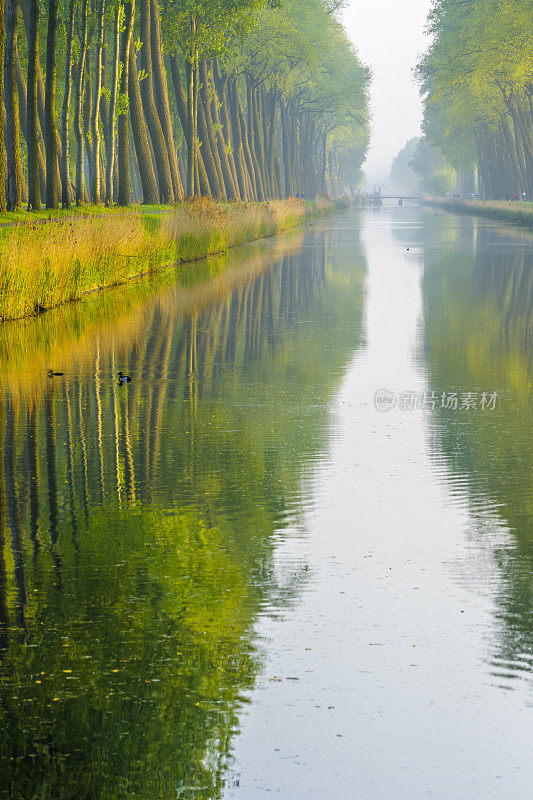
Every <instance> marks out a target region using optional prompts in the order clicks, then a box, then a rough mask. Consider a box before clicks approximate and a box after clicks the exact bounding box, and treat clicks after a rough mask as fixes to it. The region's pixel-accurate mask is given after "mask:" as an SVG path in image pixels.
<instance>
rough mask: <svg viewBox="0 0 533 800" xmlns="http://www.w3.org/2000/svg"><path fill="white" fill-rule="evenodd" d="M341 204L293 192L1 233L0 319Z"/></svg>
mask: <svg viewBox="0 0 533 800" xmlns="http://www.w3.org/2000/svg"><path fill="white" fill-rule="evenodd" d="M339 207H342V203H339V201H331V200H329V199H326V198H317V200H315V201H303V200H298V199H295V198H289V199H287V200H273V201H270V202H266V203H232V204H228V203H224V204H223V203H214V202H211V201H206V200H200V201H198V202H194V203H184V204H181V205H179V206H169V207H163V206H162V207H159V208H154V209H153V211H152V210H151V209H150V210H149V213H146V211H143V212H141V209H139V208H135V209H128V210H124V211H107V212H106V210H105V209H100V208H95V209H94V213H93V214H92V216H82V217H80V216H79V214H76V213H74V214H66V213H63V215H61V216H59V217H58V218H57V219H56V218H54V219H53V220H52V218H51V221H50V222H49V223H48V224H40V223H39V222H38V221H32V222H31V224H24V225H17V226H15V227H10V228H5V229H4V230H3V231H2V232H1V234H0V319H1V320H2V321H6V320H12V319H20V318H23V317H28V316H34V315H36V314H39V313H42V312H44V311H46V310H48V309H50V308H53V307H55V306H58V305H61V304H63V303H68V302H71V301H73V300H79V299H80V298H81V297H82V296H83V295H84V294H87V293H88V292H93V291H98V290H100V289H103V288H106V287H110V286H116V285H118V284H120V283H125V282H126V281H128V280H130V279H132V278H135V277H140V276H141V275H144V274H146V273H149V272H156V271H158V270H161V269H164V268H165V267H167V266H169V265H171V264H175V263H178V262H182V263H187V262H192V261H196V260H198V259H201V258H205V257H206V256H209V255H215V254H217V253H224V252H226V251H227V250H229V249H230V248H232V247H235V246H237V245H240V244H243V243H245V242H249V241H254V240H256V239H261V238H264V237H267V236H272V235H273V234H275V233H278V232H281V231H284V230H287V229H289V228H292V227H295V226H297V225H299V224H301V223H302V222H303V221H305V220H306V219H309V218H312V217H317V216H321V215H324V214H327V213H330V212H332V211H334V210H335V209H337V208H339Z"/></svg>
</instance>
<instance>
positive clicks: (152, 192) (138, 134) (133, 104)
mask: <svg viewBox="0 0 533 800" xmlns="http://www.w3.org/2000/svg"><path fill="white" fill-rule="evenodd" d="M129 73H130V74H129V85H128V98H129V105H130V115H131V129H132V132H133V142H134V144H135V154H136V156H137V163H138V165H139V174H140V177H141V186H142V193H143V203H144V204H145V205H146V204H148V203H157V202H158V201H159V193H158V191H157V181H156V177H155V170H154V164H153V161H152V155H151V153H150V143H149V141H148V131H147V130H146V125H145V121H144V116H143V106H142V100H141V90H140V88H139V75H138V73H137V60H136V58H135V49H134V47H133V42H131V43H130V58H129ZM145 80H147V79H146V78H145Z"/></svg>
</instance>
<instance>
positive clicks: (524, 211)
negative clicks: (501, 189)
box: [420, 198, 533, 225]
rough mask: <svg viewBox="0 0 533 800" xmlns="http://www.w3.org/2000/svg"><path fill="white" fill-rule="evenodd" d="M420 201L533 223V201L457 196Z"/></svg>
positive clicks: (483, 215) (481, 214)
mask: <svg viewBox="0 0 533 800" xmlns="http://www.w3.org/2000/svg"><path fill="white" fill-rule="evenodd" d="M420 202H421V203H422V204H423V205H429V206H436V207H437V208H444V209H446V210H447V211H460V212H466V213H467V214H475V215H477V216H480V217H490V218H492V219H500V220H509V221H510V222H518V223H520V224H522V225H524V224H526V225H533V203H522V202H516V203H511V202H508V201H506V200H461V199H456V198H450V199H441V198H425V199H423V200H421V201H420Z"/></svg>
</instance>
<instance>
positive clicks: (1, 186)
mask: <svg viewBox="0 0 533 800" xmlns="http://www.w3.org/2000/svg"><path fill="white" fill-rule="evenodd" d="M5 43H6V28H5V2H4V0H0V58H1V59H2V61H1V62H0V63H1V64H3V63H4V55H5ZM3 95H4V70H3V69H0V97H2V96H3ZM4 126H5V110H4V103H0V213H2V214H4V213H5V211H6V210H7V203H6V161H7V159H6V145H5V141H4ZM0 524H1V520H0ZM0 556H2V557H3V552H2V553H0ZM0 577H1V576H0Z"/></svg>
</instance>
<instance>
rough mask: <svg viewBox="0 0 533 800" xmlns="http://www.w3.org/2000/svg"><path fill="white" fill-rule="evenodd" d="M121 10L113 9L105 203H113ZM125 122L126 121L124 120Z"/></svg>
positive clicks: (119, 8)
mask: <svg viewBox="0 0 533 800" xmlns="http://www.w3.org/2000/svg"><path fill="white" fill-rule="evenodd" d="M122 16H123V8H122V6H118V7H117V8H115V22H114V28H113V41H114V44H115V49H114V51H113V76H112V79H111V94H110V98H109V116H108V120H107V126H106V127H107V163H106V175H105V200H106V203H109V204H111V203H112V202H113V173H114V170H115V114H116V110H117V90H118V62H119V47H120V25H121V22H122ZM126 121H127V120H126Z"/></svg>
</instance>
